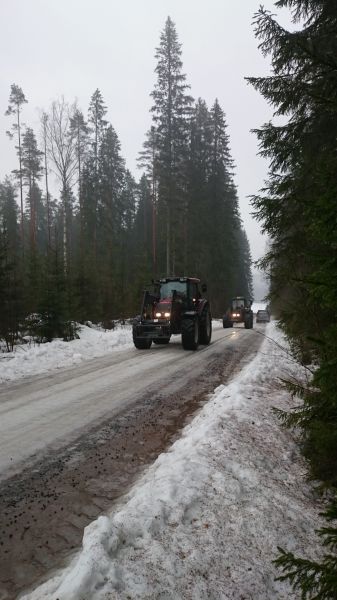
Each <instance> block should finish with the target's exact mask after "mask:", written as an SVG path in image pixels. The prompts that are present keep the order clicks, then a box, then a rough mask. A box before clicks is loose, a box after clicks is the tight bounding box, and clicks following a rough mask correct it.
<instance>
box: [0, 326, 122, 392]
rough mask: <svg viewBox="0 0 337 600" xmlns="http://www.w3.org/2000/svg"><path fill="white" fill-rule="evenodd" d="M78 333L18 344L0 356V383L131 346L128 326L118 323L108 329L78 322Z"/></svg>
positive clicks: (75, 363) (70, 364)
mask: <svg viewBox="0 0 337 600" xmlns="http://www.w3.org/2000/svg"><path fill="white" fill-rule="evenodd" d="M78 335H79V336H80V339H78V340H72V341H71V342H63V341H62V340H60V339H57V340H53V341H52V342H47V343H46V344H27V345H24V346H17V347H16V349H15V352H12V353H10V354H2V355H0V383H4V382H5V381H13V380H15V379H19V378H20V377H26V376H27V375H38V374H41V373H45V372H46V371H50V370H54V369H61V368H64V367H71V366H72V365H77V364H78V363H80V362H82V361H83V360H88V359H91V358H97V357H99V356H103V355H105V354H109V353H110V352H111V351H113V350H122V349H123V348H130V347H131V346H133V342H132V334H131V326H130V325H123V326H118V327H116V329H114V330H111V331H104V330H102V329H96V328H91V327H87V326H85V325H81V326H80V330H79V332H78Z"/></svg>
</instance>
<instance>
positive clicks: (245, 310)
mask: <svg viewBox="0 0 337 600" xmlns="http://www.w3.org/2000/svg"><path fill="white" fill-rule="evenodd" d="M251 306H252V302H251V300H246V298H244V297H243V296H236V298H232V300H231V304H230V307H229V309H228V310H227V312H226V313H225V314H224V316H223V321H222V322H223V326H224V327H225V328H226V327H233V325H234V323H244V324H245V328H246V329H252V328H253V311H252V309H251Z"/></svg>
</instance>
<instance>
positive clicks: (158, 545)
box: [25, 324, 321, 600]
mask: <svg viewBox="0 0 337 600" xmlns="http://www.w3.org/2000/svg"><path fill="white" fill-rule="evenodd" d="M266 333H267V334H268V335H269V336H271V337H276V338H277V339H278V340H280V339H281V338H280V334H279V333H277V332H276V329H275V326H274V324H270V325H268V326H267V328H266ZM296 370H297V367H295V366H294V365H293V363H292V362H291V361H290V359H288V357H287V354H286V353H284V352H283V351H282V349H280V347H278V346H277V345H275V344H273V343H272V342H270V341H269V340H268V339H265V340H264V342H263V344H262V349H261V351H260V352H259V353H258V354H257V356H256V357H255V359H254V360H253V361H252V362H251V363H250V364H248V365H247V366H246V367H245V368H244V369H243V370H242V372H241V373H240V375H239V376H238V377H236V378H235V379H234V380H233V381H232V383H230V384H229V385H227V386H220V387H219V388H217V390H216V391H215V393H214V395H213V396H212V397H211V399H210V401H209V402H208V403H207V404H206V405H205V406H204V408H203V409H202V410H201V411H200V412H199V414H198V415H197V416H196V417H195V419H194V420H193V422H192V423H191V424H190V425H189V426H187V427H186V428H185V429H184V431H183V434H182V437H181V438H180V439H179V440H178V441H176V442H175V444H174V445H173V446H172V447H171V449H170V451H168V452H167V453H165V454H162V455H160V456H159V458H158V459H157V460H156V462H155V463H154V464H153V465H152V466H151V467H150V468H149V469H148V470H147V471H146V472H145V474H144V475H143V477H142V478H141V479H140V480H139V481H138V483H137V484H136V485H135V486H134V487H133V488H132V489H131V491H130V492H129V494H128V495H127V496H126V497H125V498H124V501H123V502H121V504H120V506H119V508H118V510H117V509H116V511H115V512H113V513H111V515H110V516H102V517H100V518H99V519H98V520H97V521H95V522H93V523H92V524H91V525H89V526H88V527H87V528H86V529H85V532H84V538H83V548H82V551H81V552H80V553H79V554H78V555H77V556H76V557H75V558H74V559H73V561H72V563H71V564H70V566H69V567H68V568H67V569H65V570H64V571H62V572H60V573H59V574H58V575H56V576H55V577H54V578H53V579H51V580H50V581H48V582H46V583H45V584H43V585H42V586H41V587H39V588H38V589H37V590H35V592H33V593H31V594H29V595H27V596H25V598H26V600H28V599H29V600H42V599H45V598H48V599H50V600H56V599H59V600H91V599H93V600H103V599H105V600H107V599H110V600H112V599H114V600H117V599H118V600H127V599H132V600H134V599H139V600H145V599H153V600H155V599H158V598H163V599H164V598H165V599H166V600H176V599H185V598H186V599H192V598H193V600H199V599H200V600H204V599H205V598H207V599H213V600H221V599H223V600H225V599H226V600H227V599H228V600H229V599H232V600H238V599H239V598H241V599H246V600H247V599H254V600H257V599H259V600H263V599H270V600H271V599H273V600H274V599H290V598H295V596H294V595H293V594H292V592H291V590H290V588H289V587H288V584H286V583H283V582H282V583H281V582H275V576H276V575H277V572H276V570H275V568H274V566H273V565H272V562H271V561H272V560H273V559H274V558H275V557H276V556H277V555H278V551H277V546H281V547H284V548H286V549H288V550H292V551H294V552H296V553H297V552H299V553H300V554H304V555H307V556H308V555H310V553H311V552H313V553H314V551H315V544H317V539H316V537H315V535H314V529H315V528H317V527H318V526H320V525H321V522H320V517H318V510H316V509H314V508H313V506H314V501H313V498H312V494H311V489H310V487H309V485H308V484H306V483H305V481H304V476H305V465H304V463H303V460H302V459H301V457H300V456H299V454H298V450H297V447H296V445H295V443H294V441H293V440H292V437H291V434H290V433H289V432H288V431H285V430H283V429H281V427H280V424H279V422H278V420H277V418H276V416H275V414H274V413H273V411H272V406H275V405H276V406H279V407H280V406H281V407H282V406H283V407H284V406H287V403H288V402H289V399H288V396H287V394H286V392H285V391H283V390H281V389H280V388H278V387H276V386H275V382H274V379H275V378H277V377H279V376H285V375H289V373H290V374H296Z"/></svg>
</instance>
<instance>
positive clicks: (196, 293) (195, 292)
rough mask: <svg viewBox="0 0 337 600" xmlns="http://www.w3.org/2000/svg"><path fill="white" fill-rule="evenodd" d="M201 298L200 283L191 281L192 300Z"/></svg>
mask: <svg viewBox="0 0 337 600" xmlns="http://www.w3.org/2000/svg"><path fill="white" fill-rule="evenodd" d="M199 298H200V294H199V290H198V285H197V284H196V283H193V282H192V281H191V282H190V298H189V299H190V301H191V302H193V300H198V299H199Z"/></svg>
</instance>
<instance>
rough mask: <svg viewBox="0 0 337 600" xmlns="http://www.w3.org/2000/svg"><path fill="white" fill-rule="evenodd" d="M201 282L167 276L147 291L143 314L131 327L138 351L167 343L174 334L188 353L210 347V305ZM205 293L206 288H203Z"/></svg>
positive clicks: (189, 278)
mask: <svg viewBox="0 0 337 600" xmlns="http://www.w3.org/2000/svg"><path fill="white" fill-rule="evenodd" d="M199 285H200V280H199V279H196V278H194V277H166V278H165V279H159V280H158V281H154V282H153V290H151V291H145V292H144V298H143V303H142V309H141V314H140V315H139V316H138V317H136V319H135V320H134V323H133V327H132V334H133V342H134V345H135V346H136V348H138V349H139V350H146V349H148V348H150V346H151V344H152V342H153V343H154V344H168V343H169V341H170V338H171V335H175V334H181V340H182V345H183V347H184V349H185V350H196V349H197V348H198V345H199V344H205V345H207V344H209V343H210V341H211V337H212V317H211V309H210V305H209V302H208V300H207V299H206V298H202V295H201V292H200V290H199ZM201 291H202V292H203V293H204V292H206V291H207V287H206V285H203V286H202V287H201Z"/></svg>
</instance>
